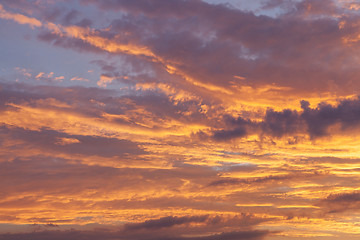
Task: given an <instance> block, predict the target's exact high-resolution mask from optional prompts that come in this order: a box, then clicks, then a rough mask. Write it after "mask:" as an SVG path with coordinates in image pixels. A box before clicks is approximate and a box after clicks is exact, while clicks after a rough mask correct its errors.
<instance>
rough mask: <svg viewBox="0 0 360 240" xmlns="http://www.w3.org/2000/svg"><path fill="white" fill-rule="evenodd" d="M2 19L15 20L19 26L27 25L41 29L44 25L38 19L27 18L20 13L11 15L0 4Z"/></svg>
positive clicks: (0, 16)
mask: <svg viewBox="0 0 360 240" xmlns="http://www.w3.org/2000/svg"><path fill="white" fill-rule="evenodd" d="M0 18H3V19H8V20H13V21H15V22H17V23H19V24H27V25H30V26H31V27H41V26H42V23H41V22H40V21H39V20H37V19H36V18H32V17H27V16H25V15H22V14H19V13H10V12H8V11H6V10H5V9H4V8H3V6H2V5H1V4H0Z"/></svg>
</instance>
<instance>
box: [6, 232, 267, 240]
mask: <svg viewBox="0 0 360 240" xmlns="http://www.w3.org/2000/svg"><path fill="white" fill-rule="evenodd" d="M268 234H269V232H268V231H260V230H259V231H239V232H225V233H220V234H214V235H208V236H202V237H182V236H179V235H173V236H170V235H168V236H167V235H165V236H164V234H156V235H148V234H138V235H135V234H134V235H125V236H124V234H122V233H121V232H108V231H44V232H35V233H23V234H3V235H0V239H4V240H5V239H13V240H25V239H29V238H30V239H36V240H45V239H54V240H60V239H67V240H75V239H86V240H92V239H104V240H110V239H119V240H125V239H126V240H155V239H156V240H170V239H171V240H219V239H223V240H242V239H244V240H245V239H246V240H261V239H264V238H265V237H266V236H267V235H268Z"/></svg>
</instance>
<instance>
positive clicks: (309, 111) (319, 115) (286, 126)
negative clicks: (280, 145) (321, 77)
mask: <svg viewBox="0 0 360 240" xmlns="http://www.w3.org/2000/svg"><path fill="white" fill-rule="evenodd" d="M301 108H302V109H303V111H302V112H298V111H296V110H290V109H284V110H282V111H274V110H273V109H268V110H267V111H266V113H265V116H264V118H263V119H262V120H261V121H259V122H255V121H251V120H249V119H244V118H242V117H238V118H234V117H231V116H224V117H223V122H224V123H225V125H226V128H224V129H221V130H214V131H213V134H212V137H213V138H214V139H215V140H230V139H234V138H242V137H246V136H247V135H249V134H254V133H258V134H259V135H265V136H266V135H268V136H271V137H275V138H281V137H283V136H292V135H295V136H296V135H297V134H299V135H301V134H307V135H308V136H309V137H310V138H318V137H323V136H329V135H333V134H342V133H341V131H345V130H349V129H356V128H357V127H358V126H360V98H356V99H346V100H341V101H340V102H339V103H338V104H337V105H335V106H334V105H330V104H327V103H320V104H318V106H317V107H316V108H311V107H310V103H309V102H307V101H304V100H303V101H301ZM336 124H340V126H341V129H340V131H336V130H332V131H330V132H329V131H328V129H329V128H330V127H331V126H335V125H336Z"/></svg>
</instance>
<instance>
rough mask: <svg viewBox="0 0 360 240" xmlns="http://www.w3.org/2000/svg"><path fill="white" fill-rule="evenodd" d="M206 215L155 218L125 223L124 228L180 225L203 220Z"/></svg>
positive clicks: (135, 228)
mask: <svg viewBox="0 0 360 240" xmlns="http://www.w3.org/2000/svg"><path fill="white" fill-rule="evenodd" d="M207 218H208V216H192V217H186V216H185V217H176V216H175V217H173V216H169V217H164V218H160V219H156V220H147V221H145V222H143V223H138V224H127V225H125V230H131V231H134V230H138V229H142V228H145V229H159V228H165V227H172V226H174V225H182V224H186V223H191V222H200V223H201V222H205V221H206V220H207Z"/></svg>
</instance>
